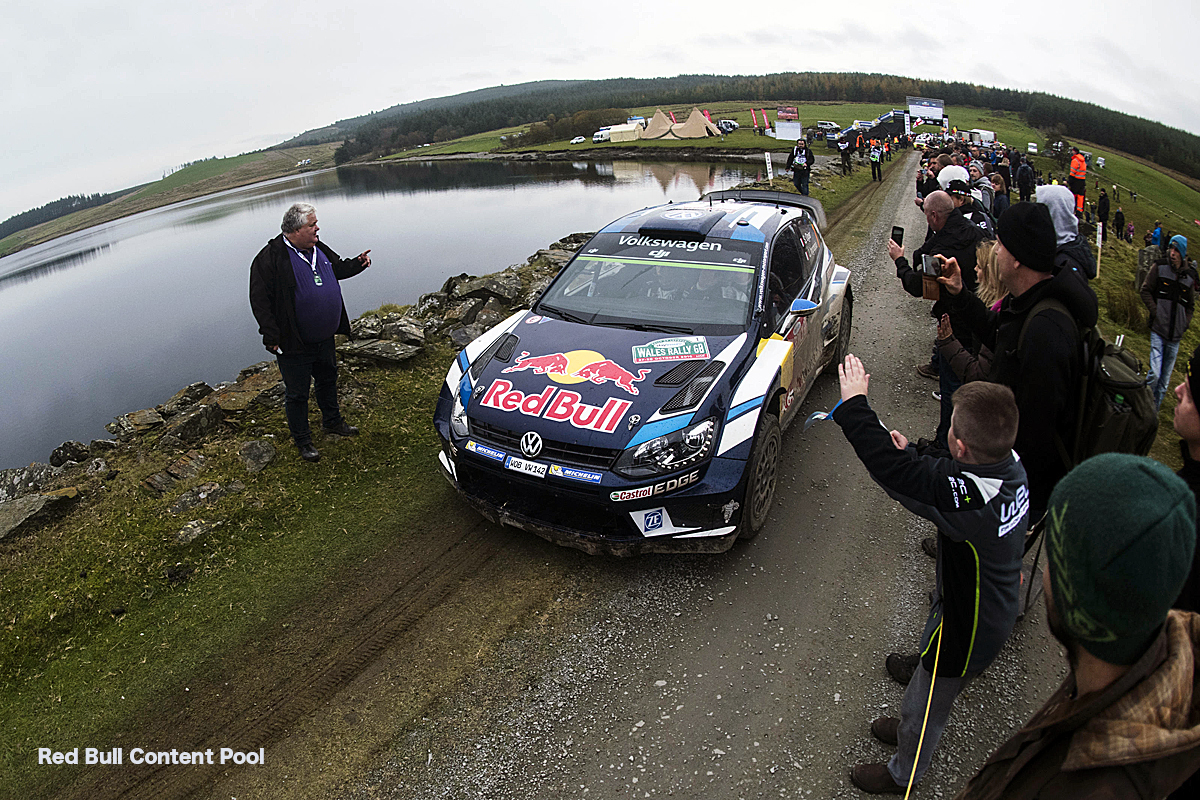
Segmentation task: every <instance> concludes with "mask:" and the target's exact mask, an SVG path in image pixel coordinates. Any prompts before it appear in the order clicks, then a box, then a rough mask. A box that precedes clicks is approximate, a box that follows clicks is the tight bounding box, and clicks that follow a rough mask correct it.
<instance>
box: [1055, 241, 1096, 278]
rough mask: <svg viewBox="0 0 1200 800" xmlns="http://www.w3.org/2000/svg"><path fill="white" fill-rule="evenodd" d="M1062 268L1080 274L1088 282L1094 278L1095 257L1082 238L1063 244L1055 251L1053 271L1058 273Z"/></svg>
mask: <svg viewBox="0 0 1200 800" xmlns="http://www.w3.org/2000/svg"><path fill="white" fill-rule="evenodd" d="M1063 268H1066V269H1073V270H1077V271H1079V272H1082V273H1083V277H1085V278H1087V279H1088V280H1091V279H1092V278H1095V277H1096V257H1095V256H1093V255H1092V248H1091V247H1090V246H1089V245H1088V243H1087V240H1086V239H1084V238H1083V237H1082V236H1076V237H1075V238H1074V239H1071V240H1069V241H1066V242H1063V243H1062V244H1060V245H1059V246H1058V249H1057V250H1055V252H1054V271H1055V272H1059V271H1061V270H1062V269H1063Z"/></svg>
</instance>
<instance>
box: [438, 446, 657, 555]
mask: <svg viewBox="0 0 1200 800" xmlns="http://www.w3.org/2000/svg"><path fill="white" fill-rule="evenodd" d="M502 472H503V471H501V472H497V471H496V470H493V469H488V468H486V467H484V466H482V465H479V466H477V465H474V464H470V463H466V462H463V463H460V465H459V467H458V475H459V481H460V485H461V486H462V488H463V490H464V491H466V492H467V493H468V494H470V495H473V496H475V497H478V498H479V499H481V500H483V501H484V502H486V503H488V504H490V505H493V506H495V507H497V508H500V509H504V510H506V511H509V512H512V513H515V514H520V515H521V516H523V517H526V518H528V519H531V520H536V521H538V522H541V523H544V524H546V525H551V526H555V527H558V528H563V529H567V530H573V531H577V532H579V533H584V534H587V535H591V536H600V537H604V538H607V539H612V540H617V541H619V540H631V541H636V540H640V539H641V538H642V537H641V534H640V533H639V532H638V531H637V530H636V529H635V528H634V527H633V526H632V524H631V523H630V522H629V517H628V515H626V514H619V513H618V514H614V513H613V512H612V510H611V509H609V508H607V507H605V505H604V503H603V502H602V501H601V500H600V498H599V496H598V495H599V492H598V491H597V490H595V489H593V490H592V491H591V493H589V492H586V491H581V490H578V489H575V487H573V486H567V485H564V484H553V485H552V484H547V483H545V482H535V481H533V480H527V479H525V478H522V477H521V476H520V475H518V474H517V473H512V472H506V473H504V474H501V473H502Z"/></svg>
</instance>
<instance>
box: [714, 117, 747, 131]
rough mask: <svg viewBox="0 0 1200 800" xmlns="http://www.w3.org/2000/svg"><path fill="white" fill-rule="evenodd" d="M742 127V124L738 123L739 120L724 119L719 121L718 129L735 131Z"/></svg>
mask: <svg viewBox="0 0 1200 800" xmlns="http://www.w3.org/2000/svg"><path fill="white" fill-rule="evenodd" d="M740 127H741V126H740V125H738V123H737V120H735V119H722V120H718V121H717V129H718V130H719V131H721V133H725V134H729V133H733V132H734V131H736V130H737V129H738V128H740Z"/></svg>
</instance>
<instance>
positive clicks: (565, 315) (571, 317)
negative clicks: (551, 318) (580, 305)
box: [538, 305, 591, 325]
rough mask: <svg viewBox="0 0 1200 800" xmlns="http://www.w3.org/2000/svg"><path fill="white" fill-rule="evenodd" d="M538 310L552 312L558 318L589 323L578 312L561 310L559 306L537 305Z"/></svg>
mask: <svg viewBox="0 0 1200 800" xmlns="http://www.w3.org/2000/svg"><path fill="white" fill-rule="evenodd" d="M538 311H549V312H550V313H551V314H554V315H555V316H557V317H559V318H560V319H565V320H566V321H567V322H578V323H580V324H581V325H588V324H590V323H591V320H587V319H584V318H583V317H581V316H579V315H578V314H572V313H571V312H570V311H563V310H562V309H561V308H555V307H554V306H547V305H539V306H538Z"/></svg>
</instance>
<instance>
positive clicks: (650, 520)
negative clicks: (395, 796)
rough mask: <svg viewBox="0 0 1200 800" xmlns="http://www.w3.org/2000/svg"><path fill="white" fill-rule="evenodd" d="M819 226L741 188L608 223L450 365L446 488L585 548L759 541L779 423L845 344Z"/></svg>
mask: <svg viewBox="0 0 1200 800" xmlns="http://www.w3.org/2000/svg"><path fill="white" fill-rule="evenodd" d="M824 222H825V213H824V209H823V208H822V207H821V204H820V203H819V202H817V201H816V200H812V199H810V198H808V197H803V196H801V195H795V194H789V193H783V192H770V191H753V190H747V191H739V190H730V191H722V192H713V193H711V194H708V195H706V196H705V197H703V198H701V199H700V200H699V201H696V202H689V203H676V204H669V205H664V206H658V207H655V208H648V209H644V210H642V211H636V212H634V213H632V214H629V215H627V216H624V217H622V218H621V219H619V220H617V221H616V222H613V223H612V224H610V225H608V226H607V227H605V228H604V229H603V230H602V231H600V232H599V233H597V234H596V235H595V236H594V237H592V239H591V240H590V241H588V243H587V244H585V245H583V247H581V248H580V249H579V251H578V252H577V253H576V254H575V256H574V258H572V259H571V261H570V262H569V263H568V264H567V265H566V266H565V267H564V268H563V269H562V271H561V272H560V273H559V274H558V276H557V277H556V278H555V279H554V281H553V283H551V284H550V286H549V287H547V289H546V291H545V292H543V293H542V296H541V297H540V298H539V299H538V301H537V302H536V303H534V305H533V308H532V309H531V310H529V311H519V312H517V313H515V314H513V315H512V316H511V317H509V318H508V319H507V320H505V321H504V322H502V323H501V324H499V325H497V326H496V327H495V328H493V329H491V330H490V331H488V332H487V333H485V334H484V335H482V336H480V337H479V338H478V339H476V340H475V341H473V342H471V343H470V344H469V345H467V347H466V348H465V349H464V350H463V351H462V352H461V353H459V355H458V358H457V359H456V360H455V362H454V363H453V364H452V365H451V367H450V371H449V373H448V374H447V375H446V383H445V385H444V386H443V387H442V392H441V396H440V397H439V399H438V404H437V410H436V411H435V413H434V425H435V426H436V428H437V431H438V433H439V434H440V436H441V438H442V450H441V453H440V454H439V456H438V458H439V461H440V463H441V467H442V471H443V472H444V474H445V476H446V477H447V479H449V480H450V482H451V483H452V484H453V485H454V487H455V488H456V489H458V491H459V493H460V494H461V495H462V496H463V497H464V498H466V499H467V501H468V502H470V503H471V504H472V505H473V506H475V508H476V509H478V510H479V511H480V513H482V514H483V515H484V516H485V517H487V518H488V519H490V520H493V521H496V522H501V523H506V524H509V525H515V526H516V527H519V528H523V529H525V530H527V531H530V532H532V533H536V534H538V535H539V536H542V537H544V538H546V539H549V540H550V541H553V542H557V543H559V544H564V545H569V546H571V547H577V548H579V549H581V550H585V551H587V552H589V553H613V554H617V555H632V554H635V553H644V552H679V551H691V552H721V551H724V550H727V549H729V548H730V547H732V546H733V542H734V540H735V539H737V538H738V537H739V536H741V537H743V538H750V537H752V536H754V535H755V534H756V533H757V532H758V531H759V530H760V529H761V528H762V526H763V524H764V523H765V522H766V519H767V512H768V510H769V509H770V506H771V501H772V499H773V498H774V494H775V479H776V466H777V464H778V461H779V452H780V441H781V432H782V430H783V429H784V428H786V427H787V425H788V423H789V422H791V420H792V418H793V417H794V416H795V414H796V410H797V409H798V408H799V407H800V404H801V402H802V401H803V400H804V397H805V396H806V395H807V394H808V391H809V389H810V388H811V387H812V385H813V382H814V381H815V380H816V378H817V376H818V375H819V374H820V373H821V371H822V370H823V369H826V368H833V369H836V363H837V362H838V361H840V360H841V359H842V358H843V357H844V356H845V353H846V350H847V347H848V345H849V341H850V327H851V311H852V306H853V298H852V296H851V292H850V284H849V278H850V272H849V270H847V269H845V268H843V267H840V266H838V265H837V264H836V263H835V262H834V259H833V255H832V253H830V251H829V249H828V248H827V247H826V246H825V243H824V241H823V240H822V239H821V233H820V226H821V225H823V224H824Z"/></svg>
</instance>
